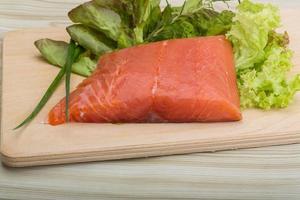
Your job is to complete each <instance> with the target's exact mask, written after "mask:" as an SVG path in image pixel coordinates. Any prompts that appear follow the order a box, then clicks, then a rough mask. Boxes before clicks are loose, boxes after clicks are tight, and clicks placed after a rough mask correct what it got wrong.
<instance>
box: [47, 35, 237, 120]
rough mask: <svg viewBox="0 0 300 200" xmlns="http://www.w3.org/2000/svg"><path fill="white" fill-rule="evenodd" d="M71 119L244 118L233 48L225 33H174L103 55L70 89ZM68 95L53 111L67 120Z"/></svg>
mask: <svg viewBox="0 0 300 200" xmlns="http://www.w3.org/2000/svg"><path fill="white" fill-rule="evenodd" d="M69 104H70V106H69V113H70V116H69V119H70V121H72V122H91V123H92V122H93V123H107V122H110V123H125V122H219V121H237V120H241V112H240V102H239V94H238V89H237V84H236V74H235V69H234V59H233V52H232V47H231V44H230V42H228V41H227V40H226V38H225V37H224V36H212V37H198V38H190V39H175V40H168V41H162V42H156V43H150V44H146V45H140V46H135V47H131V48H127V49H123V50H120V51H117V52H113V53H109V54H106V55H103V56H102V57H101V59H100V60H99V63H98V68H97V69H96V71H95V72H94V73H93V74H92V75H91V76H90V77H89V78H87V79H85V80H84V81H83V82H82V83H81V84H79V86H78V87H77V89H76V90H75V91H73V92H72V93H71V94H70V103H69ZM65 118H66V117H65V99H62V100H61V101H60V102H59V103H58V104H57V105H56V106H55V107H54V108H53V109H52V110H51V111H50V113H49V116H48V121H49V123H50V124H51V125H58V124H62V123H65Z"/></svg>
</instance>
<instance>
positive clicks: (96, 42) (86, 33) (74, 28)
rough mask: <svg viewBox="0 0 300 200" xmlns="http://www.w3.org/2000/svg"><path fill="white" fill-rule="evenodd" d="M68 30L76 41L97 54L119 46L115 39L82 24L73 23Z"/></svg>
mask: <svg viewBox="0 0 300 200" xmlns="http://www.w3.org/2000/svg"><path fill="white" fill-rule="evenodd" d="M67 31H68V33H69V35H70V36H71V38H72V39H73V40H74V41H76V42H77V43H78V44H79V45H80V46H82V47H84V48H85V49H89V50H90V51H91V52H92V53H93V54H95V55H102V54H104V53H107V52H111V51H113V50H114V49H115V48H116V47H117V46H116V43H115V42H114V41H112V40H111V39H109V38H107V37H106V36H105V35H104V34H102V33H101V32H98V31H96V30H93V29H91V28H89V27H86V26H84V25H82V24H74V25H71V26H69V27H67Z"/></svg>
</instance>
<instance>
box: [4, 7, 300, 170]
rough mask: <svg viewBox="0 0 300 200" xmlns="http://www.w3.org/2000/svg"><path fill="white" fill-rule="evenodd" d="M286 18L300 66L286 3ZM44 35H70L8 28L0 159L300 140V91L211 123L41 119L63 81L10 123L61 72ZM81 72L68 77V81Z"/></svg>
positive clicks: (69, 158) (15, 161) (100, 156)
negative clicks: (237, 118) (277, 105)
mask: <svg viewBox="0 0 300 200" xmlns="http://www.w3.org/2000/svg"><path fill="white" fill-rule="evenodd" d="M283 16H284V21H285V22H284V24H285V25H286V27H285V28H286V29H287V30H288V31H289V32H290V35H291V41H292V48H293V49H294V50H295V64H296V66H297V67H296V68H295V69H294V72H299V71H300V63H299V61H300V41H299V40H298V39H297V37H299V36H300V28H299V27H298V26H297V25H296V24H295V23H296V21H297V20H296V19H297V18H299V17H300V14H299V12H298V11H296V10H285V12H284V13H283ZM42 37H49V38H53V39H65V40H66V39H67V36H66V33H65V31H64V30H63V29H60V28H59V29H57V28H54V29H53V28H51V29H29V30H23V31H17V32H11V33H9V34H7V35H6V37H5V39H4V44H3V102H2V105H3V106H2V109H3V110H2V126H1V128H2V139H1V152H2V154H3V158H4V159H3V161H4V162H5V163H6V164H7V165H10V166H15V167H21V166H32V165H46V164H60V163H69V162H86V161H94V160H109V159H123V158H135V157H148V156H159V155H172V154H182V153H191V152H202V151H217V150H227V149H237V148H248V147H260V146H268V145H278V144H291V143H299V142H300V123H299V118H300V98H299V95H298V96H297V98H296V100H295V102H294V104H293V105H291V106H290V107H289V108H288V109H284V110H274V111H269V112H262V111H257V110H248V111H245V112H244V120H243V121H242V122H234V123H215V124H205V123H202V124H123V125H112V124H67V125H61V126H57V127H51V126H49V125H45V124H43V123H42V122H43V121H44V119H45V117H46V115H47V112H48V111H49V109H50V108H51V107H52V106H53V105H54V104H55V103H56V102H57V101H58V100H59V99H60V98H61V97H63V96H64V89H63V86H61V87H60V88H59V89H58V91H57V92H56V93H55V95H54V96H53V98H51V100H50V102H49V103H48V104H47V106H46V107H45V108H44V109H43V110H42V112H41V113H40V114H39V116H38V117H37V118H36V119H35V120H34V121H33V122H32V123H31V124H30V125H29V126H27V127H26V128H24V129H21V130H19V131H17V132H13V131H12V128H13V127H14V126H15V125H16V124H17V123H18V122H20V121H21V120H22V119H24V117H25V116H26V115H27V114H28V113H29V112H30V111H31V110H32V108H33V107H34V106H35V104H36V102H37V101H38V99H39V98H40V96H41V95H42V93H43V92H44V91H45V89H46V88H47V87H48V85H49V83H50V82H51V80H52V79H53V77H54V76H55V74H56V73H57V72H58V69H56V68H54V67H52V66H50V65H48V64H46V63H45V62H44V61H43V60H42V59H41V58H40V57H39V56H38V51H37V50H36V49H35V48H34V46H33V41H34V40H36V39H39V38H42ZM81 80H82V79H81V78H80V77H78V76H73V79H72V85H73V86H76V85H77V83H79V82H80V81H81Z"/></svg>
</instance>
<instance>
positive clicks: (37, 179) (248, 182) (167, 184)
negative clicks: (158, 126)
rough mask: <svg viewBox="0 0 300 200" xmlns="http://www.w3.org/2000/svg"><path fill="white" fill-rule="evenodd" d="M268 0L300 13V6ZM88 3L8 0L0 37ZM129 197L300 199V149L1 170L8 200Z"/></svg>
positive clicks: (0, 10)
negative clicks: (292, 8)
mask: <svg viewBox="0 0 300 200" xmlns="http://www.w3.org/2000/svg"><path fill="white" fill-rule="evenodd" d="M266 1H267V2H275V3H277V4H279V5H281V6H283V7H297V6H299V7H298V8H299V10H300V1H298V0H297V1H296V0H269V1H268V0H264V2H266ZM80 2H83V0H0V38H1V37H3V33H5V32H7V31H9V30H14V29H20V28H27V27H48V26H64V25H65V24H67V23H68V21H67V18H66V12H67V11H68V10H69V9H70V8H72V7H73V6H74V5H76V4H78V3H80ZM171 2H174V1H171ZM0 43H1V40H0ZM0 51H1V50H0ZM0 61H1V58H0ZM16 73H17V72H16ZM121 197H123V198H124V199H237V200H238V199H253V200H254V199H255V200H257V199H270V200H273V199H275V200H276V199H278V200H281V199H289V200H293V199H295V200H297V199H300V145H289V146H277V147H268V148H258V149H249V150H238V151H226V152H219V153H202V154H192V155H182V156H169V157H160V158H149V159H136V160H126V161H113V162H96V163H87V164H73V165H61V166H51V167H37V168H26V169H12V168H7V167H4V166H0V199H26V200H27V199H56V200H59V199H78V200H79V199H80V200H88V199H120V198H121Z"/></svg>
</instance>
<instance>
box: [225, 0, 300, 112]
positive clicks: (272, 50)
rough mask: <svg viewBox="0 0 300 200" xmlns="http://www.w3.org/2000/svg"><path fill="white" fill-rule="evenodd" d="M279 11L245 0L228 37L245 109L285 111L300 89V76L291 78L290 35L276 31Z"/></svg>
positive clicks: (272, 7) (267, 5) (240, 6)
mask: <svg viewBox="0 0 300 200" xmlns="http://www.w3.org/2000/svg"><path fill="white" fill-rule="evenodd" d="M279 16H280V15H279V10H278V9H277V8H276V7H274V6H272V5H270V4H259V3H252V2H251V1H249V0H244V1H243V2H242V3H241V4H240V5H239V6H238V11H237V13H236V16H235V17H234V19H233V25H232V28H231V30H230V31H229V32H228V34H227V37H228V38H229V40H231V42H232V44H233V48H234V53H235V54H234V55H235V62H236V68H237V69H236V70H237V76H238V87H239V92H240V99H241V107H242V108H252V107H254V108H262V109H271V108H284V107H287V106H288V105H289V104H290V103H291V102H292V100H293V97H294V95H295V93H296V92H297V91H299V90H300V76H299V75H296V76H294V77H291V78H290V79H289V78H288V72H289V70H290V69H291V68H292V66H293V65H292V62H291V58H292V54H293V53H292V51H291V50H290V49H288V43H289V40H288V35H287V33H285V34H279V33H276V32H275V29H276V28H277V27H279V25H280V17H279Z"/></svg>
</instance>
